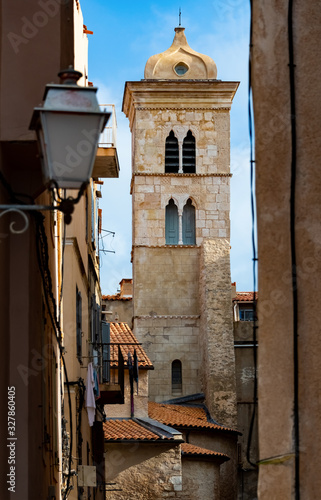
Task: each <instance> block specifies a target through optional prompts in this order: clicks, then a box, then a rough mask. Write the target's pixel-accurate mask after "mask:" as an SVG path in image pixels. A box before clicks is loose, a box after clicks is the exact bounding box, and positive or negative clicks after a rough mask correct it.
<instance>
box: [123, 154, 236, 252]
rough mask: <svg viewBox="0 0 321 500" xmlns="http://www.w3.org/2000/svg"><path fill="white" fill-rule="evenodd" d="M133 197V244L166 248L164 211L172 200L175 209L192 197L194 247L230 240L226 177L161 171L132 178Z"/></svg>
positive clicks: (227, 178)
mask: <svg viewBox="0 0 321 500" xmlns="http://www.w3.org/2000/svg"><path fill="white" fill-rule="evenodd" d="M164 147H165V146H164ZM196 171H197V170H196ZM132 195H133V225H134V234H133V243H134V245H149V246H150V245H165V209H166V205H168V202H169V200H170V199H171V198H173V200H174V202H175V204H176V205H177V207H178V210H183V207H184V205H185V204H186V202H187V200H188V199H189V198H191V200H192V203H193V205H194V206H195V229H196V244H197V245H199V244H200V243H201V242H202V240H203V239H204V238H216V237H221V238H229V237H230V177H229V175H228V174H224V175H223V176H215V175H212V174H211V175H210V174H204V175H201V174H200V175H198V174H165V173H164V170H163V172H162V173H161V174H157V175H154V174H150V175H146V174H139V175H134V180H133V187H132Z"/></svg>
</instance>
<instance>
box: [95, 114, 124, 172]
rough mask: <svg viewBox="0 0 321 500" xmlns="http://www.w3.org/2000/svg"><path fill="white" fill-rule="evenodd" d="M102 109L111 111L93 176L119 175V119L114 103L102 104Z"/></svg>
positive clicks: (99, 145)
mask: <svg viewBox="0 0 321 500" xmlns="http://www.w3.org/2000/svg"><path fill="white" fill-rule="evenodd" d="M100 107H101V109H102V110H103V109H106V111H109V112H110V113H111V117H110V118H109V120H108V122H107V126H106V127H105V129H104V131H103V133H102V134H101V136H100V140H99V143H98V149H97V155H96V160H95V163H94V168H93V173H92V177H94V178H98V177H100V178H110V177H119V162H118V154H117V147H116V140H117V120H116V111H115V106H114V104H101V105H100Z"/></svg>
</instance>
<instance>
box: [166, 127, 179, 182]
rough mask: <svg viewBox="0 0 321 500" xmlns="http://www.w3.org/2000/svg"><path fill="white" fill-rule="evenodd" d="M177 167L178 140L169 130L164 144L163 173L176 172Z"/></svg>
mask: <svg viewBox="0 0 321 500" xmlns="http://www.w3.org/2000/svg"><path fill="white" fill-rule="evenodd" d="M178 169H179V153H178V140H177V138H176V137H175V135H174V132H173V131H172V130H171V131H170V133H169V135H168V137H167V138H166V144H165V173H166V174H177V173H178Z"/></svg>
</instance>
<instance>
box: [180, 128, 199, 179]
mask: <svg viewBox="0 0 321 500" xmlns="http://www.w3.org/2000/svg"><path fill="white" fill-rule="evenodd" d="M195 165H196V153H195V137H194V136H193V134H192V132H191V131H190V130H189V131H188V132H187V134H186V137H185V139H184V141H183V172H184V174H195V169H196V166H195Z"/></svg>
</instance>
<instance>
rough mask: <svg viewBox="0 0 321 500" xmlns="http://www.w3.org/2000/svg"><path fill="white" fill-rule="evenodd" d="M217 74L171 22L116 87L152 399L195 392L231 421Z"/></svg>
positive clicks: (223, 120)
mask: <svg viewBox="0 0 321 500" xmlns="http://www.w3.org/2000/svg"><path fill="white" fill-rule="evenodd" d="M216 75H217V71H216V65H215V63H214V61H213V60H212V59H211V58H210V57H208V56H204V55H202V54H199V53H197V52H195V51H194V50H193V49H191V48H190V47H189V45H188V44H187V41H186V38H185V34H184V28H181V27H179V28H176V29H175V38H174V41H173V44H172V46H171V47H170V49H168V50H167V51H166V52H164V53H162V54H159V55H156V56H152V57H151V58H150V59H149V60H148V62H147V64H146V67H145V79H144V80H142V81H140V82H127V83H126V86H125V93H124V101H123V110H124V112H125V114H126V116H128V118H129V122H130V128H131V131H132V138H133V140H132V144H133V151H132V158H133V163H132V167H133V175H132V186H131V192H132V197H133V311H134V319H133V325H134V331H135V335H136V336H137V337H138V338H139V340H141V341H142V342H143V345H144V346H145V348H146V349H147V350H148V352H149V355H150V356H151V359H152V362H153V364H154V365H155V375H154V378H153V375H152V376H151V382H152V383H151V384H150V387H151V389H150V391H151V392H150V397H151V399H153V400H155V401H163V400H164V399H171V398H172V397H173V396H178V395H181V396H185V395H190V394H195V393H199V392H201V391H204V393H205V398H206V404H207V406H208V408H209V410H210V412H211V413H212V414H213V415H215V418H217V419H218V420H219V421H220V422H222V423H224V424H226V425H235V424H236V399H235V362H234V349H233V318H232V314H231V308H230V302H231V282H230V260H229V250H230V246H229V233H230V224H229V208H230V205H229V182H230V175H231V174H230V166H229V111H230V108H231V104H232V100H233V97H234V94H235V92H236V90H237V87H238V83H235V82H222V81H218V80H217V79H216ZM218 264H219V265H218ZM217 311H219V313H217Z"/></svg>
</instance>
